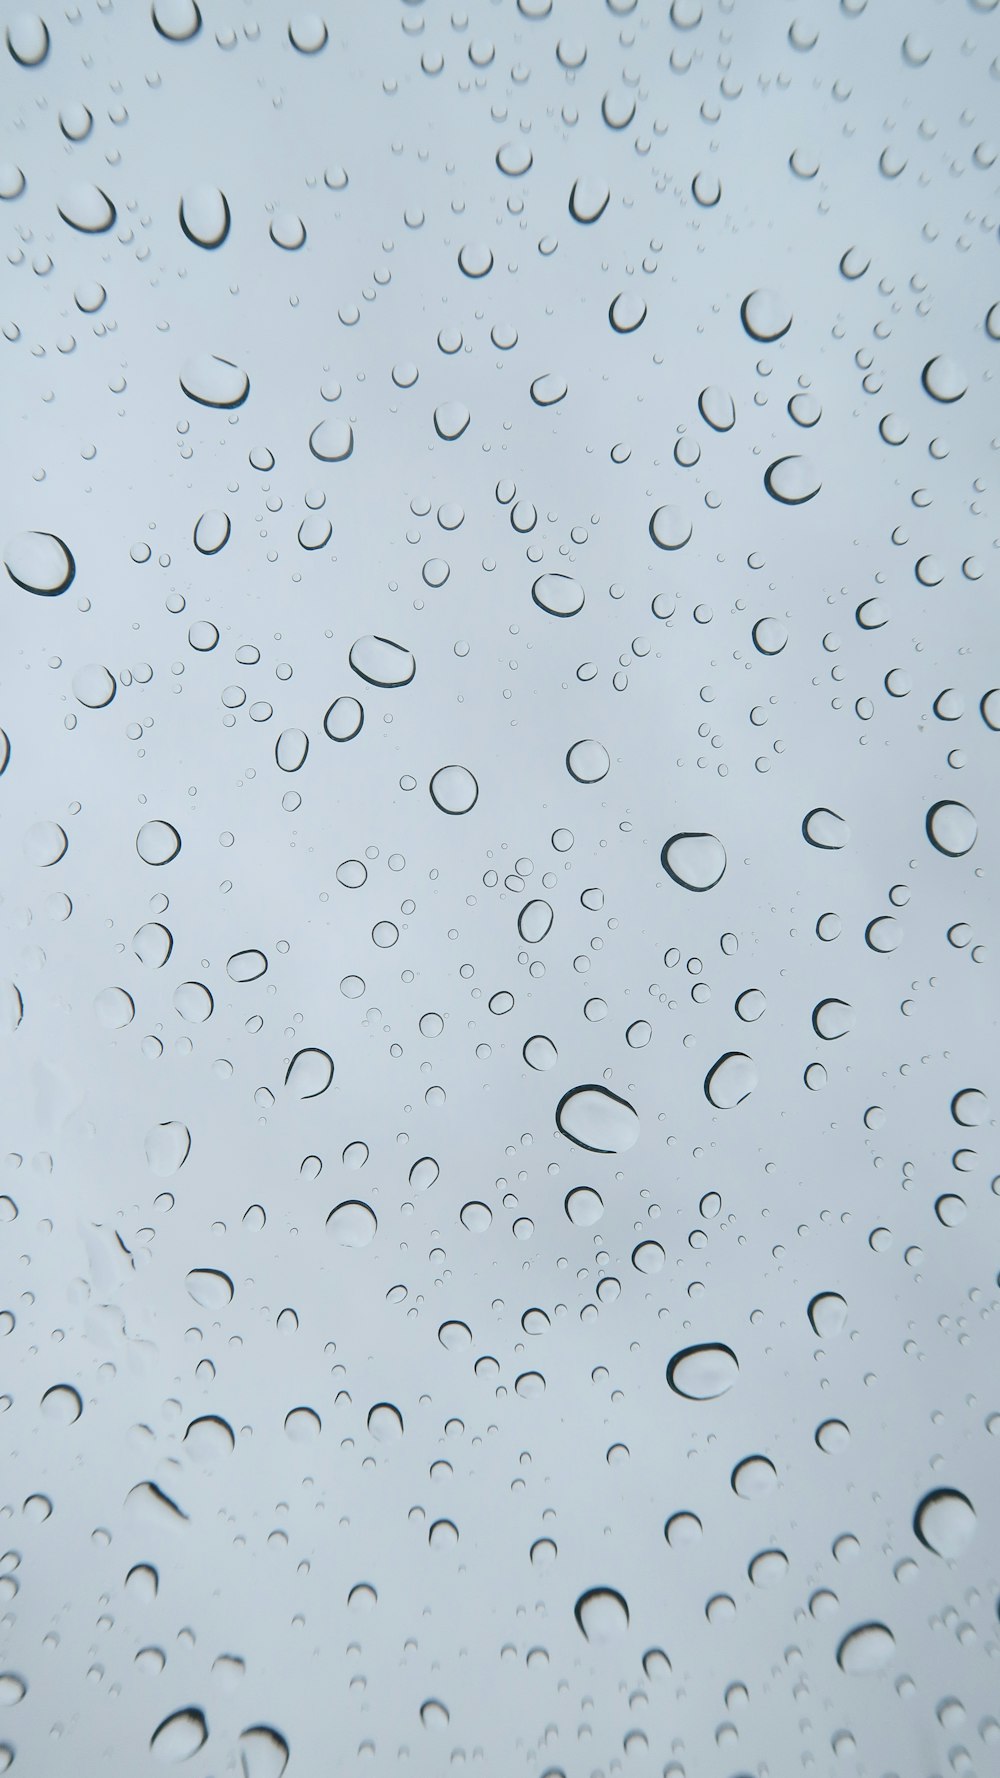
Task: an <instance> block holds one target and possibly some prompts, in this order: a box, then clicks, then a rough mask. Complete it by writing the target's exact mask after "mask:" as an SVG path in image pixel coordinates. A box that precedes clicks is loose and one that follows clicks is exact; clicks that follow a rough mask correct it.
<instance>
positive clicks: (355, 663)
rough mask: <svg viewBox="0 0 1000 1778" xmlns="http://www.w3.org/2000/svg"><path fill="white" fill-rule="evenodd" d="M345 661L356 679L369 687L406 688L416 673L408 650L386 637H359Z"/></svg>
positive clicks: (415, 664)
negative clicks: (348, 663)
mask: <svg viewBox="0 0 1000 1778" xmlns="http://www.w3.org/2000/svg"><path fill="white" fill-rule="evenodd" d="M348 659H349V661H350V663H351V666H352V667H353V669H354V671H355V673H356V674H357V675H358V678H359V679H364V680H365V681H366V683H367V684H368V685H382V686H385V687H387V688H388V687H397V686H401V685H409V683H410V680H411V679H412V678H413V676H414V674H415V673H416V670H417V663H416V661H415V659H414V657H413V655H412V654H411V653H410V651H409V649H408V648H404V647H403V645H402V643H401V642H391V641H390V640H389V638H388V637H387V636H359V638H358V640H357V641H356V642H355V643H354V644H353V645H352V647H351V652H350V654H349V656H348Z"/></svg>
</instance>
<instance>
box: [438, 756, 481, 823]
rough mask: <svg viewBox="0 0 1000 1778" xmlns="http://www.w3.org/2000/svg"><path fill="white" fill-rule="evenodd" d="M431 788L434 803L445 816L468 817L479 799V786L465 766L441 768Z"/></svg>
mask: <svg viewBox="0 0 1000 1778" xmlns="http://www.w3.org/2000/svg"><path fill="white" fill-rule="evenodd" d="M429 788H430V793H431V800H432V802H433V803H434V805H435V807H436V808H438V809H440V810H441V812H442V814H444V815H467V814H468V813H469V810H470V809H471V808H473V807H474V806H475V804H476V802H477V800H478V797H479V785H478V784H477V783H476V780H475V778H474V777H473V775H472V773H471V772H470V771H469V770H468V769H467V767H465V766H440V767H439V769H438V770H437V771H436V772H435V773H434V776H433V778H432V779H431V781H430V786H429Z"/></svg>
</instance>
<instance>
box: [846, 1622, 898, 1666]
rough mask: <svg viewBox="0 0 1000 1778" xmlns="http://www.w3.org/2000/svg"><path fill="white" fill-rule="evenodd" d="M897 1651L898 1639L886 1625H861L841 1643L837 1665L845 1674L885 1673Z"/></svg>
mask: <svg viewBox="0 0 1000 1778" xmlns="http://www.w3.org/2000/svg"><path fill="white" fill-rule="evenodd" d="M895 1650H896V1639H895V1637H894V1636H893V1633H892V1631H891V1630H890V1629H889V1628H888V1627H887V1626H886V1625H885V1624H875V1623H871V1624H859V1625H858V1626H857V1628H856V1629H854V1630H849V1631H848V1633H847V1635H846V1636H845V1637H844V1638H843V1641H842V1642H841V1643H840V1646H839V1647H838V1649H837V1665H838V1667H840V1668H841V1669H842V1670H843V1672H845V1673H851V1674H858V1675H860V1674H865V1673H883V1672H884V1671H885V1669H886V1667H887V1666H888V1665H889V1662H890V1661H891V1660H892V1657H893V1655H894V1653H895Z"/></svg>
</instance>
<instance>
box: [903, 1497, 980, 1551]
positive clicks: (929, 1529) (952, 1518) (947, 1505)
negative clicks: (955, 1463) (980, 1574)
mask: <svg viewBox="0 0 1000 1778" xmlns="http://www.w3.org/2000/svg"><path fill="white" fill-rule="evenodd" d="M913 1529H914V1531H915V1532H916V1535H917V1537H918V1538H919V1539H920V1542H921V1543H922V1544H923V1545H924V1547H925V1549H928V1550H933V1551H934V1554H935V1555H936V1556H943V1557H944V1558H945V1560H946V1561H949V1562H954V1561H956V1560H957V1559H958V1557H959V1556H960V1555H961V1554H962V1552H963V1550H964V1549H965V1548H966V1547H967V1545H968V1544H969V1543H971V1541H972V1539H973V1537H974V1536H975V1534H976V1513H975V1508H974V1507H973V1505H972V1502H971V1500H969V1498H968V1497H967V1495H965V1494H960V1493H959V1492H958V1490H957V1489H956V1488H935V1489H934V1490H933V1492H932V1493H930V1494H925V1495H924V1498H923V1500H921V1502H920V1504H919V1506H918V1507H917V1510H916V1512H915V1513H914V1515H913Z"/></svg>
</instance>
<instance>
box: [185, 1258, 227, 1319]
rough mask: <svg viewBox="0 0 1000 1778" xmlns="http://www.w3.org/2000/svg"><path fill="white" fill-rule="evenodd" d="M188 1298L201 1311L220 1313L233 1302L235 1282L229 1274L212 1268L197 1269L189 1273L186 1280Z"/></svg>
mask: <svg viewBox="0 0 1000 1778" xmlns="http://www.w3.org/2000/svg"><path fill="white" fill-rule="evenodd" d="M184 1284H185V1287H186V1289H187V1293H188V1296H189V1297H190V1298H191V1300H192V1302H195V1303H197V1304H198V1307H199V1308H201V1309H211V1310H213V1311H214V1312H216V1313H217V1312H218V1311H219V1310H220V1309H225V1308H228V1306H229V1304H230V1303H231V1302H232V1300H233V1292H234V1287H233V1281H232V1279H231V1278H230V1276H229V1274H228V1272H220V1271H217V1270H216V1269H215V1268H214V1267H212V1266H206V1267H196V1268H195V1270H194V1271H193V1272H189V1273H188V1275H187V1277H186V1278H185V1280H184Z"/></svg>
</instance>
